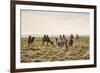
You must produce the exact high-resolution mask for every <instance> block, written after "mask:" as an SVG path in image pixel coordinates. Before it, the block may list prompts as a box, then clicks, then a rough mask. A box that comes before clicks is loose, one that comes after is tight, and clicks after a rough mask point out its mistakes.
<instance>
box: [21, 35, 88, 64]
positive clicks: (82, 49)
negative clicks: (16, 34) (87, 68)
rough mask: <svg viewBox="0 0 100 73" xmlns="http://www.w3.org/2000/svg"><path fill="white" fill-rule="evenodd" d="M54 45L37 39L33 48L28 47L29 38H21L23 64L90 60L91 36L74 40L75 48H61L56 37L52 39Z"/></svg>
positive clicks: (33, 43) (32, 45)
mask: <svg viewBox="0 0 100 73" xmlns="http://www.w3.org/2000/svg"><path fill="white" fill-rule="evenodd" d="M66 38H67V37H66ZM50 39H51V40H52V41H53V42H54V45H51V44H50V43H49V44H48V45H47V44H44V45H43V42H42V37H35V40H34V42H32V44H31V46H30V47H29V46H28V43H27V40H28V37H21V62H22V63H30V62H51V61H68V60H87V59H89V36H80V37H79V39H78V40H74V43H73V47H68V48H66V47H65V46H63V47H60V46H58V45H57V44H56V43H55V42H56V41H55V37H50Z"/></svg>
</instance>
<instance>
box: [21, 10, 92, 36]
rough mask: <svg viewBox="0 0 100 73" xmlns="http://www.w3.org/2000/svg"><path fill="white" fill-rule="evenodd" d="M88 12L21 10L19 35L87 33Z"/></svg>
mask: <svg viewBox="0 0 100 73" xmlns="http://www.w3.org/2000/svg"><path fill="white" fill-rule="evenodd" d="M89 17H90V15H89V13H72V12H50V11H31V10H22V11H21V35H29V34H38V35H44V34H48V35H60V34H65V35H69V34H71V33H72V34H80V35H89V22H90V21H89Z"/></svg>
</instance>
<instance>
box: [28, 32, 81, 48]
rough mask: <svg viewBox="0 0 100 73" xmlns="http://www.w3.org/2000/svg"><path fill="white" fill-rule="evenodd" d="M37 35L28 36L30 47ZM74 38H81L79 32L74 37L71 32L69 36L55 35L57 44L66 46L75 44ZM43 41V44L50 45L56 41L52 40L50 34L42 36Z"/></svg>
mask: <svg viewBox="0 0 100 73" xmlns="http://www.w3.org/2000/svg"><path fill="white" fill-rule="evenodd" d="M34 39H35V37H32V36H31V35H29V36H28V46H29V47H30V45H31V44H32V43H33V42H34ZM74 39H76V40H77V39H79V36H78V34H76V36H75V37H74V36H73V34H71V35H70V36H69V37H68V38H66V37H65V35H60V36H59V37H55V41H56V45H58V46H60V47H63V46H65V47H66V48H68V47H69V46H73V43H74ZM42 43H43V45H48V44H49V43H50V44H51V45H54V43H55V42H54V41H53V40H51V38H50V37H49V36H48V35H44V36H43V37H42Z"/></svg>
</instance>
